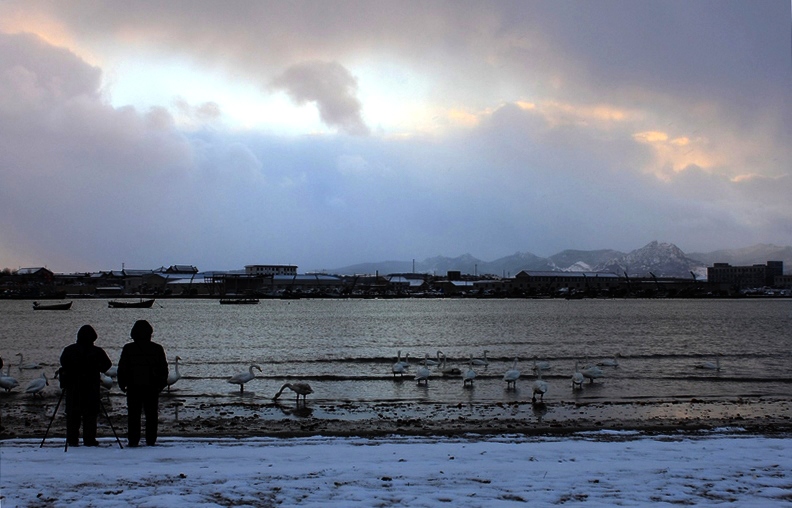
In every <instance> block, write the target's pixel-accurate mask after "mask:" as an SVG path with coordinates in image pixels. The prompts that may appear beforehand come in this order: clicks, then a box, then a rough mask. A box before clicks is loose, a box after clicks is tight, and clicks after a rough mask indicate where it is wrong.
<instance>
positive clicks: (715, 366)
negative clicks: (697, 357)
mask: <svg viewBox="0 0 792 508" xmlns="http://www.w3.org/2000/svg"><path fill="white" fill-rule="evenodd" d="M695 367H696V368H697V369H706V370H717V371H720V370H721V366H720V355H717V356H716V357H715V361H714V362H700V363H697V364H696V365H695Z"/></svg>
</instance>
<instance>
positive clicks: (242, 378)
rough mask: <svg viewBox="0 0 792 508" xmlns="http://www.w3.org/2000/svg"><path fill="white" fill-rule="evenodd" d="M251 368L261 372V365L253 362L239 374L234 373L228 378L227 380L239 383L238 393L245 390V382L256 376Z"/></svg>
mask: <svg viewBox="0 0 792 508" xmlns="http://www.w3.org/2000/svg"><path fill="white" fill-rule="evenodd" d="M253 369H258V371H259V372H263V371H262V370H261V367H259V366H258V365H255V364H254V365H251V366H250V368H249V369H248V371H247V372H240V373H239V374H234V375H233V376H231V377H230V378H228V382H229V383H232V384H235V385H239V393H243V392H244V391H245V383H247V382H248V381H250V380H251V379H253V378H255V377H256V375H255V374H254V373H253Z"/></svg>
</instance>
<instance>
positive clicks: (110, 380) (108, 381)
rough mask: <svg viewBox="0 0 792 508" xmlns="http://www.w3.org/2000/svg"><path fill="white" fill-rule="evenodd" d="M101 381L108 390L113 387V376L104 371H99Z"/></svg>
mask: <svg viewBox="0 0 792 508" xmlns="http://www.w3.org/2000/svg"><path fill="white" fill-rule="evenodd" d="M99 382H100V383H102V386H103V387H105V388H106V389H108V390H110V389H111V388H113V378H111V377H110V376H108V375H107V374H106V373H104V372H100V373H99Z"/></svg>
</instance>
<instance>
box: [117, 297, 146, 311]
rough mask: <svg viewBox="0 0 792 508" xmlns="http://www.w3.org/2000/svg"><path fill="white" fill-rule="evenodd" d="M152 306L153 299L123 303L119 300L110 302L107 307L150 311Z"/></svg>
mask: <svg viewBox="0 0 792 508" xmlns="http://www.w3.org/2000/svg"><path fill="white" fill-rule="evenodd" d="M152 305H154V299H153V298H152V299H151V300H140V301H139V302H124V301H121V300H110V301H109V302H107V306H108V307H110V308H112V309H150V308H151V306H152Z"/></svg>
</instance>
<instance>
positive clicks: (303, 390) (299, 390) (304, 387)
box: [272, 383, 313, 405]
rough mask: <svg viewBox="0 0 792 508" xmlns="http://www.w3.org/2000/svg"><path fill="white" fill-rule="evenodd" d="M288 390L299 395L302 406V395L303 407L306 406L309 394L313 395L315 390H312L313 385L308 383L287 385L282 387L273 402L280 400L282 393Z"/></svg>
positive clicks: (298, 401) (298, 399)
mask: <svg viewBox="0 0 792 508" xmlns="http://www.w3.org/2000/svg"><path fill="white" fill-rule="evenodd" d="M286 388H288V389H290V390H291V391H293V392H294V393H296V394H297V404H298V405H299V404H300V395H302V398H303V405H305V398H306V397H307V396H308V394H310V393H313V388H311V385H309V384H308V383H285V384H284V385H283V386H281V388H280V390H278V393H276V394H275V396H274V397H272V400H278V397H280V396H281V393H283V390H285V389H286Z"/></svg>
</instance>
